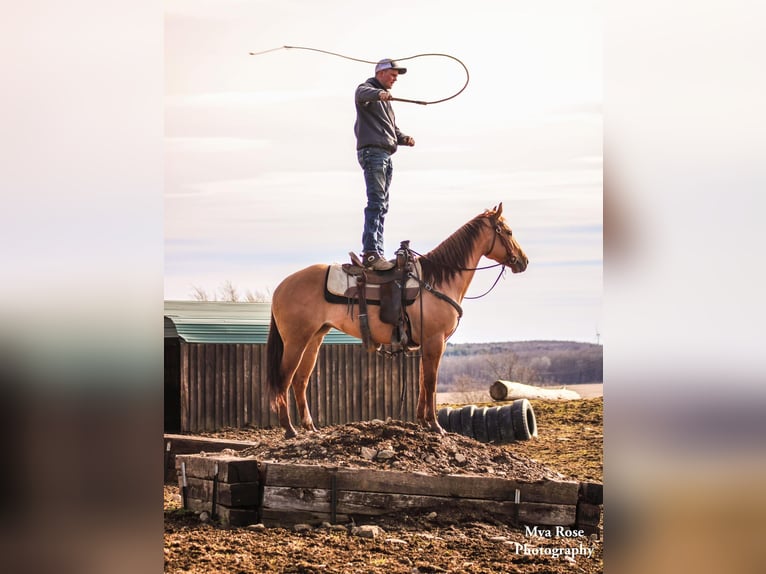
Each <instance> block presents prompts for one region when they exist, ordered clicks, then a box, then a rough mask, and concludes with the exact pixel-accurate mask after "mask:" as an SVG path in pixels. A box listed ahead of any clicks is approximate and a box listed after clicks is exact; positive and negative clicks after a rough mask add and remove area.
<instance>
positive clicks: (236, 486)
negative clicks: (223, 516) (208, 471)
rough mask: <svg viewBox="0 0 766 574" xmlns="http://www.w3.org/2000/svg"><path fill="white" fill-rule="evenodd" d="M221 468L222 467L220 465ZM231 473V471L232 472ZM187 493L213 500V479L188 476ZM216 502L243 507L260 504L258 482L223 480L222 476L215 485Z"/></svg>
mask: <svg viewBox="0 0 766 574" xmlns="http://www.w3.org/2000/svg"><path fill="white" fill-rule="evenodd" d="M219 469H220V467H219ZM230 474H231V473H230ZM186 484H187V493H188V496H190V497H192V498H198V499H200V500H206V501H211V502H212V500H213V481H212V480H206V479H202V478H193V477H187V479H186ZM215 491H216V504H222V505H224V506H228V507H230V508H231V507H237V508H241V507H244V506H252V507H254V508H257V507H258V506H259V505H260V502H261V497H260V494H259V492H258V482H235V483H229V482H223V481H222V480H221V479H220V478H219V480H218V484H217V485H216V486H215Z"/></svg>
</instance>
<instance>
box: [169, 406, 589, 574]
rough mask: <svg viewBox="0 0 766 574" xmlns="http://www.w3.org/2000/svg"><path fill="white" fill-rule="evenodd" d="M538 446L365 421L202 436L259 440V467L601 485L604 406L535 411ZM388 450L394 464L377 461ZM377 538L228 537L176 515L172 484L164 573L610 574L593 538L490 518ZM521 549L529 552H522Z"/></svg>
mask: <svg viewBox="0 0 766 574" xmlns="http://www.w3.org/2000/svg"><path fill="white" fill-rule="evenodd" d="M531 403H532V407H533V409H534V412H535V416H536V419H537V426H538V432H539V436H538V437H537V438H535V439H533V440H530V441H525V442H516V443H512V444H506V445H488V444H483V443H479V442H477V441H474V440H473V439H470V438H468V437H464V436H461V435H457V434H452V433H450V434H448V435H447V436H446V437H442V438H439V437H438V436H437V435H434V434H433V433H428V432H425V431H424V430H422V429H420V428H419V427H417V426H416V425H414V424H411V423H404V422H401V421H370V422H365V423H353V424H349V425H341V426H337V427H329V428H326V429H321V431H320V433H318V434H308V433H300V434H299V435H298V437H296V438H294V439H292V440H290V441H285V440H283V438H282V431H281V430H255V429H231V430H227V431H223V432H221V433H215V434H206V435H205V436H220V437H226V438H233V439H240V440H249V441H255V442H257V443H258V444H257V445H256V446H254V447H252V448H250V449H247V450H246V451H244V452H243V453H241V454H243V455H256V456H258V457H259V458H262V459H272V460H289V461H293V462H303V463H306V462H316V463H317V464H319V463H322V464H334V465H341V466H342V465H345V466H353V467H375V468H390V469H395V470H408V471H424V472H429V473H433V474H447V473H463V474H480V475H485V476H486V475H490V476H506V477H508V478H518V479H523V480H536V479H539V478H544V477H548V478H565V479H576V480H580V481H592V482H602V480H603V469H602V465H603V456H602V452H603V398H602V397H599V398H592V399H583V400H575V401H560V402H551V401H531ZM381 451H387V452H388V453H393V454H388V455H387V456H381V457H378V456H374V455H373V453H379V452H381ZM374 524H375V525H377V526H378V527H380V530H379V531H378V535H377V536H376V537H375V538H365V537H361V536H358V535H355V534H354V533H353V532H352V528H351V526H352V525H344V526H335V527H333V528H330V527H325V528H321V527H320V528H312V529H310V530H307V531H304V532H296V531H294V530H292V529H285V528H268V529H267V528H263V527H259V526H249V527H245V528H224V527H221V526H218V525H215V524H211V523H209V522H208V523H203V522H201V520H200V517H198V516H197V515H196V514H194V513H190V512H188V511H185V510H183V509H182V508H181V502H180V495H179V493H178V487H177V486H175V485H165V546H164V553H165V572H172V573H176V572H179V573H180V572H190V573H195V574H199V573H211V572H232V573H236V574H240V573H242V574H244V573H248V574H249V573H256V572H258V573H260V572H278V573H320V572H321V573H325V572H327V573H343V574H345V573H352V572H360V573H386V574H393V573H399V572H402V573H404V572H406V573H408V574H409V573H418V572H456V573H457V572H472V573H474V572H475V573H489V572H492V573H495V572H531V573H551V574H563V573H565V572H566V573H570V572H571V573H581V572H585V573H588V574H591V573H597V572H602V571H603V548H602V544H603V541H602V540H601V539H600V538H599V537H597V536H595V535H593V536H578V537H552V538H547V537H540V536H532V535H527V533H526V532H525V531H524V530H520V529H518V528H514V527H512V526H510V525H508V524H504V523H503V522H501V521H498V520H494V519H493V518H492V517H487V516H481V517H471V516H465V515H462V516H458V515H455V514H454V513H451V512H450V509H449V508H445V509H442V510H440V511H439V512H436V513H430V514H428V515H399V516H396V517H389V518H383V519H379V520H377V521H375V523H374ZM525 545H526V546H525Z"/></svg>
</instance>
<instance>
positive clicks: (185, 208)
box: [164, 0, 608, 343]
mask: <svg viewBox="0 0 766 574" xmlns="http://www.w3.org/2000/svg"><path fill="white" fill-rule="evenodd" d="M602 38H603V29H602V6H601V3H600V2H590V1H574V2H573V1H571V0H562V1H542V2H534V3H530V2H516V1H514V2H490V1H483V0H479V1H475V2H470V3H467V2H444V1H441V2H436V1H433V2H432V1H419V2H410V1H408V2H399V1H391V2H386V3H384V4H379V3H360V2H352V1H346V0H330V1H323V2H308V1H289V0H288V1H284V0H280V1H271V0H263V1H253V0H250V1H244V0H242V1H240V0H223V1H221V0H166V1H165V54H164V59H165V62H164V75H165V120H164V131H165V156H164V165H165V195H164V234H165V266H164V285H165V286H164V297H165V299H167V300H190V299H193V298H194V289H195V288H200V289H203V290H205V291H206V292H208V293H209V294H210V295H211V296H215V294H216V293H217V292H219V291H220V288H221V287H222V286H223V285H224V283H225V282H227V281H228V282H231V284H232V285H234V287H235V288H237V289H238V291H239V292H240V293H241V294H243V293H245V292H246V291H250V292H253V293H258V292H259V293H269V292H271V291H273V289H274V288H275V287H276V286H277V285H278V284H279V282H280V281H281V280H282V279H283V278H284V277H286V276H287V275H289V274H290V273H292V272H294V271H297V270H299V269H301V268H303V267H306V266H308V265H311V264H314V263H320V262H321V263H332V262H335V261H339V262H342V261H346V260H347V259H348V255H347V254H348V252H349V251H352V250H353V251H356V252H359V251H360V250H361V230H362V223H363V209H364V205H365V202H366V197H365V193H364V183H363V178H362V171H361V168H360V167H359V165H358V163H357V160H356V152H355V140H354V134H353V124H354V118H355V114H354V103H353V93H354V90H355V88H356V86H357V85H358V84H360V83H361V82H363V81H364V80H366V79H367V78H368V77H370V76H372V75H373V66H372V65H371V64H365V63H360V62H354V61H350V60H346V59H341V58H337V57H334V56H329V55H325V54H319V53H316V52H309V51H303V50H295V49H290V50H286V49H282V50H277V51H274V52H270V53H267V54H263V55H259V56H251V55H250V52H259V51H263V50H270V49H273V48H279V47H280V46H285V45H289V46H305V47H311V48H317V49H322V50H327V51H331V52H337V53H341V54H344V55H348V56H351V57H354V58H358V59H363V60H371V61H375V60H379V59H381V58H385V57H391V58H399V59H403V58H407V57H409V56H413V55H417V54H431V53H446V54H450V55H452V56H454V57H457V58H459V59H460V60H461V61H463V62H464V63H465V65H466V66H467V68H468V70H469V72H470V81H469V84H468V86H467V88H466V89H465V91H464V92H463V93H462V94H460V95H459V96H457V97H456V98H455V99H453V100H450V101H448V102H444V103H441V104H436V105H430V106H419V105H414V104H408V103H404V102H395V103H394V109H395V112H396V119H397V124H398V126H399V128H400V129H401V130H402V131H403V132H404V133H405V134H408V135H411V136H412V137H414V138H415V140H416V145H415V147H412V148H409V147H403V148H400V149H399V151H398V152H397V153H396V154H395V155H394V157H393V163H394V175H393V182H392V185H391V207H390V211H389V213H388V216H387V218H386V232H385V238H386V251H387V254H388V255H391V254H392V253H393V251H394V250H395V249H396V247H397V246H398V244H399V242H400V241H401V240H405V239H407V240H410V244H411V247H412V248H413V249H414V250H416V251H418V252H420V253H425V252H427V251H429V250H430V249H432V248H433V247H435V246H436V245H438V244H439V243H440V242H441V241H442V240H443V239H445V238H446V237H448V236H449V235H450V234H451V233H453V232H454V231H455V230H457V229H458V228H459V227H460V226H462V225H463V224H464V223H465V222H467V221H469V220H470V219H472V218H473V217H474V216H476V215H477V214H479V213H481V212H483V211H484V210H485V209H487V208H491V207H494V206H495V205H497V204H498V203H500V202H502V203H503V208H504V209H503V213H504V215H505V216H506V219H507V221H508V223H509V225H510V227H511V228H512V229H513V232H514V235H515V237H516V239H517V241H518V242H519V243H520V245H521V246H522V248H523V249H524V250H525V252H526V253H527V256H528V257H529V260H530V263H529V267H528V269H527V271H525V272H524V273H521V274H512V273H510V272H507V273H506V276H505V278H504V280H502V281H500V283H499V284H498V286H497V287H496V288H495V289H494V290H493V291H492V292H491V293H489V294H488V295H487V296H486V297H483V298H481V299H478V300H472V301H468V300H466V301H464V304H463V308H464V312H465V314H464V317H463V319H462V320H461V324H460V326H459V328H458V330H457V332H456V333H455V334H454V335H453V336H452V338H451V340H450V341H451V342H453V343H464V342H489V341H522V340H537V339H545V340H572V341H583V342H597V341H598V342H602V343H603V342H604V339H605V338H608V333H602V324H601V307H602V279H603V272H602V269H603V250H602V244H603V241H602V239H603V237H602V236H603V218H602V205H603V201H602V197H603V196H602V164H603V146H602V128H603V117H602V102H603V100H602V96H603V94H602V91H603V88H602V57H603V54H602ZM406 65H407V67H408V73H407V74H406V75H402V76H400V78H399V81H398V82H397V83H396V84H395V86H394V87H393V90H392V92H393V95H394V96H395V97H400V98H409V99H417V100H433V99H440V98H444V97H447V96H449V95H451V94H453V93H455V92H456V91H458V90H459V89H460V88H461V87H462V85H463V84H464V82H465V79H466V78H465V72H464V70H463V68H462V67H460V65H459V64H457V63H456V62H454V61H452V60H450V59H447V58H439V57H435V56H427V57H422V58H416V59H412V60H407V61H406ZM485 263H489V261H485ZM496 277H497V274H496V272H495V271H493V270H491V271H481V272H478V273H477V274H476V276H475V278H474V281H473V283H472V284H471V287H470V288H469V290H468V296H475V295H480V294H482V293H483V292H484V291H486V290H487V289H488V288H489V287H490V286H491V285H492V283H493V282H494V281H495V279H496ZM219 296H220V295H219Z"/></svg>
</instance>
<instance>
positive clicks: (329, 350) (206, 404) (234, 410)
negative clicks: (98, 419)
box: [165, 341, 420, 432]
mask: <svg viewBox="0 0 766 574" xmlns="http://www.w3.org/2000/svg"><path fill="white" fill-rule="evenodd" d="M168 348H169V347H168V346H167V345H166V355H165V361H166V369H165V373H166V380H165V389H166V402H172V401H169V397H168V394H171V395H173V394H175V393H178V394H179V395H180V401H178V403H180V404H179V407H178V408H179V409H180V417H179V419H180V428H178V429H166V430H172V431H176V430H177V431H180V432H198V431H214V430H218V429H221V428H224V427H244V426H254V427H259V428H268V427H275V426H278V421H277V418H276V415H275V414H274V413H273V412H272V411H271V409H270V405H269V391H268V383H267V379H266V345H263V344H245V343H186V342H184V341H180V345H177V346H176V348H177V351H175V352H173V351H172V350H171V351H170V352H169V351H168ZM170 348H171V349H172V347H170ZM168 361H170V362H171V364H170V365H168V364H167V363H168ZM174 361H177V364H178V368H177V369H176V368H174V365H173V364H172V363H173V362H174ZM419 376H420V359H419V357H417V356H410V355H399V356H396V357H383V356H380V355H378V354H376V353H368V352H366V351H365V350H364V349H363V348H362V346H361V345H356V344H324V345H322V347H320V350H319V357H318V359H317V365H316V368H315V369H314V372H313V373H312V375H311V378H310V379H309V386H308V391H307V394H308V400H309V406H310V408H311V414H312V416H313V418H314V422H315V424H316V425H317V426H320V427H322V426H328V425H336V424H344V423H347V422H354V421H362V420H370V419H374V418H379V419H385V418H387V417H393V418H396V419H400V420H408V421H413V420H415V408H416V405H417V394H418V380H419ZM168 377H170V379H171V380H168ZM174 377H177V378H178V380H173V378H174ZM403 391H404V394H403ZM402 395H403V400H402ZM172 398H173V397H172V396H171V397H170V399H172ZM294 403H295V401H294V400H293V399H292V397H291V412H292V417H293V422H294V423H298V422H299V419H298V417H297V413H296V409H295V404H294ZM167 416H168V415H167V413H166V417H167Z"/></svg>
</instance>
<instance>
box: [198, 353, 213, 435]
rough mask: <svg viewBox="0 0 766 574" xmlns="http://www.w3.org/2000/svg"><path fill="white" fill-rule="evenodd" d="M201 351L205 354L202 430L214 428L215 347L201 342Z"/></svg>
mask: <svg viewBox="0 0 766 574" xmlns="http://www.w3.org/2000/svg"><path fill="white" fill-rule="evenodd" d="M201 350H202V352H203V353H204V355H205V380H204V383H205V384H204V389H205V390H204V395H203V399H204V401H203V404H204V408H205V419H204V426H203V427H202V430H206V431H211V430H215V347H214V345H208V344H203V345H202V349H201Z"/></svg>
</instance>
